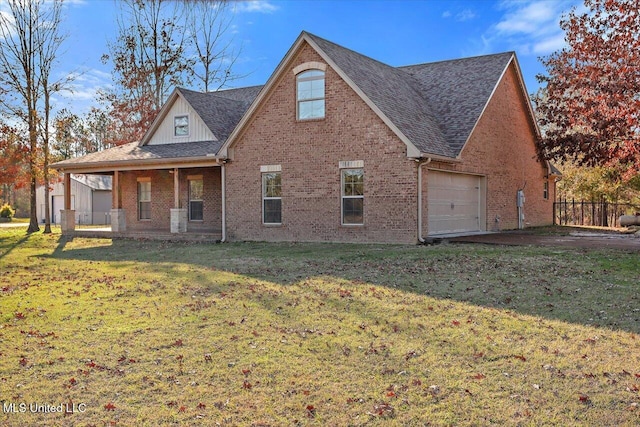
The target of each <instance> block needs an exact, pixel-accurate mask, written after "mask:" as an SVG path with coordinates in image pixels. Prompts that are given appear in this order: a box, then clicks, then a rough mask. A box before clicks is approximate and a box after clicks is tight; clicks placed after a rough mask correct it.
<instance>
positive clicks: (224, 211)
mask: <svg viewBox="0 0 640 427" xmlns="http://www.w3.org/2000/svg"><path fill="white" fill-rule="evenodd" d="M219 163H220V180H221V181H220V184H221V186H222V238H221V239H220V243H224V242H225V241H226V240H227V181H226V169H225V164H226V160H222V161H220V162H219Z"/></svg>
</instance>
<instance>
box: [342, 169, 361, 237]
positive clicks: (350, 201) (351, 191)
mask: <svg viewBox="0 0 640 427" xmlns="http://www.w3.org/2000/svg"><path fill="white" fill-rule="evenodd" d="M341 171H342V179H341V183H342V209H341V210H342V224H343V225H362V224H364V169H363V168H358V169H341Z"/></svg>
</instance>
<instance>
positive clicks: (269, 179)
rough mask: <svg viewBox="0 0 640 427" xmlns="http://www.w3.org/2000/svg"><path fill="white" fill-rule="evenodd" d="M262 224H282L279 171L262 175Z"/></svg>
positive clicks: (280, 177)
mask: <svg viewBox="0 0 640 427" xmlns="http://www.w3.org/2000/svg"><path fill="white" fill-rule="evenodd" d="M262 223H263V224H281V223H282V175H281V173H280V172H279V171H274V172H263V173H262Z"/></svg>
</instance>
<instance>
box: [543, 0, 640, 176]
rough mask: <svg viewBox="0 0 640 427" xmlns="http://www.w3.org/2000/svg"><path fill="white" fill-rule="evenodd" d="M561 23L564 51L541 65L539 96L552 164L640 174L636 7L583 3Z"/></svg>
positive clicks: (607, 0) (616, 1)
mask: <svg viewBox="0 0 640 427" xmlns="http://www.w3.org/2000/svg"><path fill="white" fill-rule="evenodd" d="M585 6H586V8H587V9H588V10H587V11H586V12H578V11H577V9H575V8H574V9H572V10H571V12H569V13H568V14H567V15H565V16H564V17H563V19H562V20H561V22H560V26H561V28H562V29H563V30H564V31H565V33H566V35H565V40H566V42H567V47H565V48H564V49H562V50H560V51H557V52H555V53H553V54H552V55H550V56H548V57H546V58H543V59H542V62H543V64H544V65H545V67H546V69H547V75H539V76H538V80H539V81H540V82H541V83H543V84H546V87H544V88H543V89H542V90H541V92H540V93H539V94H538V96H537V97H536V104H537V110H538V117H539V119H540V123H541V125H542V127H543V129H544V138H543V141H542V150H543V153H544V155H545V156H546V157H547V158H549V159H555V160H561V161H566V160H569V161H572V162H574V163H576V164H577V165H580V166H595V165H600V166H606V167H609V168H611V169H615V170H617V171H619V172H620V174H621V175H622V176H624V177H625V178H626V179H627V180H629V179H632V178H633V177H634V176H636V175H638V174H639V173H640V0H585Z"/></svg>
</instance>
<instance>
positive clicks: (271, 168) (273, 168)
mask: <svg viewBox="0 0 640 427" xmlns="http://www.w3.org/2000/svg"><path fill="white" fill-rule="evenodd" d="M271 173H278V174H280V180H281V181H280V191H281V192H282V166H281V165H265V166H260V185H261V193H262V225H266V226H279V225H282V196H280V197H267V196H266V187H265V181H264V176H265V175H266V174H271ZM265 200H280V222H265V221H264V219H265V218H264V214H265V212H264V202H265Z"/></svg>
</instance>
